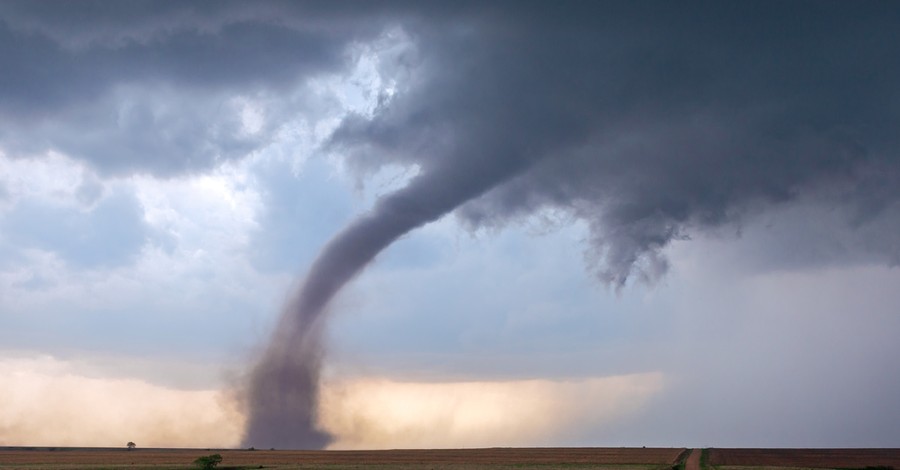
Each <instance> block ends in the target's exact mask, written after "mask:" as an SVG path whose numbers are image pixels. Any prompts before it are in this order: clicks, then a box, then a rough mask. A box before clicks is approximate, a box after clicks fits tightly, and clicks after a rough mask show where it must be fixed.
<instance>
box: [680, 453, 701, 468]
mask: <svg viewBox="0 0 900 470" xmlns="http://www.w3.org/2000/svg"><path fill="white" fill-rule="evenodd" d="M701 453H703V449H691V454H690V455H688V458H687V460H685V461H684V470H700V454H701Z"/></svg>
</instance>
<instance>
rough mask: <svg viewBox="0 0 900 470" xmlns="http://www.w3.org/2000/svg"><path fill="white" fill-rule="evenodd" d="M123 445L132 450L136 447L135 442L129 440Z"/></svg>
mask: <svg viewBox="0 0 900 470" xmlns="http://www.w3.org/2000/svg"><path fill="white" fill-rule="evenodd" d="M125 445H126V446H128V450H132V449H134V448H135V447H137V444H135V443H134V442H131V441H128V444H125Z"/></svg>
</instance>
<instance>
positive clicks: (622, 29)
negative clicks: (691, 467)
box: [0, 2, 900, 447]
mask: <svg viewBox="0 0 900 470" xmlns="http://www.w3.org/2000/svg"><path fill="white" fill-rule="evenodd" d="M47 5H48V4H37V6H31V4H26V3H7V4H4V10H5V11H4V13H3V14H2V18H3V19H4V21H3V22H2V23H0V38H2V39H0V45H2V46H0V47H2V48H3V49H2V51H0V58H2V61H3V63H4V64H9V65H10V66H9V67H5V68H6V69H7V70H10V71H12V73H10V74H8V75H4V77H5V78H4V79H3V80H5V82H4V83H2V84H0V85H2V86H0V90H3V91H2V92H0V121H2V123H3V126H2V129H4V130H3V131H0V145H2V146H3V147H4V148H5V149H7V151H8V152H11V153H13V154H15V153H28V152H39V151H41V150H44V149H47V148H56V149H59V150H61V151H63V152H66V153H70V154H72V155H74V156H77V157H79V158H82V159H84V160H85V161H88V162H90V163H91V164H92V165H94V166H95V167H97V168H98V169H100V170H101V172H102V173H123V172H150V173H153V174H157V175H161V176H168V175H173V174H179V173H182V172H190V171H197V170H201V169H204V168H208V167H210V166H212V165H214V164H216V163H217V162H220V161H222V160H223V159H230V158H239V157H240V156H242V155H245V154H246V153H247V152H249V151H251V150H253V149H255V148H257V147H258V146H260V145H262V144H263V143H264V142H265V141H266V139H268V138H270V137H271V135H272V133H273V132H274V131H275V126H277V121H278V118H284V117H286V116H288V115H290V112H294V113H297V112H302V111H298V110H287V109H284V107H281V108H277V109H275V110H273V112H272V113H270V117H271V119H270V121H268V124H266V126H263V128H262V130H261V131H260V132H257V133H254V134H253V135H251V136H242V135H241V132H239V129H240V123H239V122H238V121H237V120H236V119H237V118H236V117H235V116H236V114H235V113H221V112H219V111H218V110H219V109H220V108H219V106H221V104H222V103H223V101H224V100H225V99H226V97H228V96H230V95H231V94H233V93H242V94H247V93H263V94H266V93H270V94H275V95H277V94H278V93H279V92H282V91H285V90H288V89H293V88H294V87H296V86H301V85H302V84H303V83H305V80H308V79H310V78H315V77H318V76H322V75H324V74H329V73H341V72H345V71H346V70H347V68H348V67H349V63H348V61H347V56H346V53H347V50H348V47H350V46H351V45H353V44H356V43H359V42H366V41H371V40H373V39H375V38H376V37H378V36H379V35H380V34H381V33H383V32H384V31H386V30H387V29H388V28H397V27H399V28H401V29H402V30H403V31H404V32H405V33H406V35H408V37H409V38H410V41H411V42H412V47H411V48H410V49H409V50H408V53H404V54H398V55H394V56H388V57H384V58H383V63H382V64H381V69H380V71H381V72H382V73H384V74H387V75H390V76H392V77H395V78H398V77H399V78H398V79H402V80H401V81H400V82H399V83H398V87H397V92H396V93H394V94H392V95H388V94H386V95H384V96H382V97H381V98H380V101H379V106H378V107H377V108H376V109H375V110H374V113H373V114H372V115H371V116H369V115H366V116H363V115H349V116H347V117H346V118H344V119H343V121H342V123H341V125H340V126H339V127H338V129H337V130H336V131H335V132H334V133H333V134H332V135H331V137H330V139H329V143H328V149H327V150H329V151H332V152H336V153H339V154H340V155H342V157H343V158H344V161H345V162H346V163H347V164H348V165H349V166H350V167H351V168H353V169H354V170H355V171H356V172H358V174H360V175H361V176H362V177H365V175H368V174H371V173H372V172H374V171H377V170H378V169H380V168H382V167H384V166H385V165H388V164H400V165H407V166H412V165H415V166H417V167H418V168H419V173H418V175H417V176H416V177H414V178H413V179H412V180H411V181H410V182H409V184H408V186H406V187H405V188H402V189H400V190H398V191H397V192H395V193H392V194H389V195H387V196H385V197H383V198H382V199H381V200H380V201H378V202H377V203H376V205H375V207H374V208H373V209H372V211H371V212H370V213H368V214H365V215H363V216H362V217H360V218H359V219H357V220H356V221H355V222H353V223H351V224H350V225H349V226H348V227H347V228H345V229H344V230H343V231H341V232H340V233H339V234H338V235H337V236H336V237H335V238H333V239H332V240H331V242H329V244H328V245H326V247H325V249H324V250H323V252H322V253H321V254H320V256H319V258H318V260H317V261H316V262H314V264H313V266H312V268H311V270H310V272H309V274H308V276H307V278H306V281H305V282H306V284H304V285H303V286H302V287H301V288H300V291H299V296H298V297H297V299H296V300H295V301H294V302H293V303H292V304H291V306H290V307H289V308H288V309H287V311H286V316H285V319H284V320H283V322H282V328H279V330H278V332H277V333H276V342H275V343H273V345H272V347H271V348H270V350H269V352H268V353H267V355H266V358H265V359H264V361H263V362H262V363H261V364H260V366H259V367H258V368H257V369H256V370H255V372H254V374H255V375H256V381H255V382H254V383H255V384H256V386H255V388H253V387H251V390H250V392H249V395H250V402H251V403H255V404H256V405H251V408H253V409H255V410H257V411H258V413H257V414H251V417H250V425H249V426H250V427H249V428H248V429H249V437H248V439H249V440H248V441H247V442H254V445H269V444H262V443H263V442H275V443H277V446H279V447H285V446H318V445H322V444H324V442H326V440H327V436H324V435H322V434H320V433H317V431H315V430H314V429H312V428H311V427H308V426H311V423H312V422H313V417H312V415H313V414H314V405H315V396H314V395H313V392H312V391H311V390H314V389H315V387H314V384H315V381H316V379H317V376H318V368H319V361H320V348H321V344H320V339H319V335H318V332H319V331H320V328H321V324H320V322H319V319H320V316H321V313H322V312H323V311H324V309H326V308H327V304H328V302H329V301H330V300H331V298H332V297H333V296H334V295H335V294H336V292H337V291H338V290H339V289H340V288H341V286H343V285H344V283H346V282H347V281H349V280H350V279H352V278H353V277H354V276H355V275H357V274H358V273H359V272H360V270H361V269H362V268H363V267H365V265H366V264H367V263H369V262H370V261H371V260H372V259H373V258H374V257H375V256H376V255H377V254H378V253H379V252H380V251H381V250H382V249H383V248H385V247H386V246H388V245H389V244H390V243H391V242H393V241H394V240H395V239H396V238H398V237H400V236H402V235H403V234H404V233H406V232H408V231H409V230H412V229H414V228H416V227H418V226H421V225H423V224H425V223H428V222H430V221H433V220H436V219H438V218H440V217H441V216H443V215H445V214H447V213H449V212H452V211H455V213H456V214H457V215H458V216H459V218H460V220H461V221H463V222H464V223H465V224H467V225H468V226H470V227H472V228H473V229H477V228H481V227H498V226H503V225H504V224H507V223H510V222H512V221H515V220H518V219H521V218H525V217H528V216H530V215H532V214H535V213H545V212H547V211H551V212H552V211H555V212H558V213H560V214H561V215H563V216H564V217H570V218H575V219H580V220H584V221H585V222H586V223H587V224H588V225H589V227H590V233H591V235H590V240H589V243H588V249H587V254H588V260H589V261H590V263H589V264H590V266H591V269H592V270H593V271H594V272H595V273H596V275H597V276H598V278H599V279H600V280H601V281H602V282H603V283H605V284H607V285H611V286H613V287H616V288H620V287H622V286H625V285H626V284H628V283H629V282H632V280H633V279H638V280H645V281H651V282H652V281H654V280H656V279H658V278H659V277H660V276H662V275H663V274H664V273H665V271H666V269H667V266H668V262H667V260H666V258H665V256H664V254H663V250H664V248H666V247H667V245H668V244H669V243H670V242H671V241H672V240H675V239H678V238H684V237H689V236H690V235H691V233H696V232H701V231H708V230H711V229H717V228H720V227H730V226H734V227H738V226H739V225H738V224H739V223H740V221H741V220H742V218H743V217H745V216H747V215H748V214H754V213H759V212H762V211H766V210H768V209H770V208H771V207H772V206H773V205H775V206H784V205H788V204H791V203H793V202H797V201H802V202H804V203H806V204H812V205H814V206H816V207H825V208H829V207H833V208H839V209H840V211H841V213H842V214H846V215H845V216H844V217H839V218H838V219H839V220H838V223H839V224H840V228H841V229H842V230H844V229H847V230H851V231H853V230H856V229H859V228H862V229H866V228H867V227H872V226H878V227H880V226H884V225H879V224H884V221H885V220H887V221H888V223H887V224H886V225H887V226H893V225H896V221H897V220H898V210H900V209H898V201H900V158H898V155H897V150H896V149H897V132H896V128H897V123H898V116H897V113H898V112H900V111H898V110H900V86H898V85H897V84H898V83H900V65H898V63H897V61H896V57H898V52H900V50H898V49H900V37H898V36H900V28H898V26H900V9H898V8H897V7H896V5H895V4H892V3H888V2H869V3H865V4H846V3H837V2H794V3H789V4H785V3H766V2H756V3H742V4H732V3H714V2H708V3H706V2H695V3H688V4H681V3H679V4H675V3H664V2H660V3H656V2H632V3H627V4H626V3H600V2H563V3H554V4H549V3H539V2H534V3H532V2H512V3H499V2H497V3H490V4H487V5H483V4H479V3H465V2H463V3H454V5H453V6H438V5H436V4H420V3H404V2H398V3H368V2H367V3H340V4H334V3H323V4H317V3H303V4H281V3H266V4H241V3H218V4H207V3H162V4H158V5H159V6H158V7H157V6H155V5H157V4H144V3H137V4H125V5H128V6H117V7H115V8H107V7H108V6H109V5H111V4H106V3H102V4H92V3H78V4H67V5H66V6H64V7H63V6H56V5H54V6H53V8H51V10H52V11H41V10H46V9H48V8H49V7H48V6H47ZM148 5H150V6H148ZM250 5H254V7H250ZM95 6H96V7H97V8H96V9H95V8H94V7H95ZM66 10H74V11H68V12H67V11H66ZM60 76H65V77H67V81H60V80H58V79H57V78H56V77H60ZM147 90H150V91H152V96H151V97H147V96H144V95H143V94H144V93H145V92H147ZM187 96H193V97H194V99H192V100H187V101H185V100H183V99H182V98H184V97H187ZM154 97H162V98H163V99H164V101H163V104H164V105H161V104H160V102H159V101H157V100H155V99H152V98H154ZM123 103H124V104H127V105H128V106H124V105H123ZM293 104H296V105H297V106H300V105H301V104H302V103H293ZM111 113H112V114H111ZM111 116H115V117H111ZM88 130H92V131H93V132H87V131H88ZM826 219H827V220H833V219H832V218H826ZM819 221H820V220H809V221H808V224H809V225H816V224H817V223H818V222H819ZM817 228H818V229H819V230H822V232H819V231H817V230H812V231H810V232H809V233H811V234H813V235H814V236H822V237H828V236H831V235H830V232H829V228H827V227H817ZM864 231H865V230H864ZM804 233H806V232H804ZM864 240H866V241H867V242H866V243H860V244H859V246H852V247H850V248H849V249H851V250H857V251H861V252H866V254H867V256H868V258H866V259H872V256H874V258H875V259H876V260H878V261H881V262H886V263H889V264H896V263H897V262H898V260H900V241H898V240H897V238H896V235H895V232H894V233H890V232H887V231H881V230H876V231H874V233H873V231H872V230H869V231H868V232H866V237H865V238H864ZM873 253H874V255H873ZM844 259H851V260H852V259H855V258H854V257H852V256H851V257H849V258H841V259H840V260H839V261H841V260H844ZM298 354H299V356H298ZM286 377H293V378H286ZM272 389H278V390H281V391H283V393H282V394H280V395H276V396H273V395H270V393H272V392H271V390H272ZM279 393H281V392H279ZM260 404H265V405H260ZM269 404H271V405H269ZM257 405H258V406H262V408H254V406H257ZM286 410H287V411H286ZM290 410H293V411H290ZM255 416H257V417H261V418H259V419H261V420H262V421H259V423H263V424H255V423H256V422H255V421H254V420H255V419H256V418H255ZM271 420H274V421H271ZM272 423H282V424H283V425H284V426H285V427H284V428H281V427H280V426H281V424H279V425H277V426H276V425H273V424H272ZM298 423H299V424H298ZM298 426H299V427H298ZM265 429H268V431H263V430H265ZM270 432H275V433H276V434H279V435H284V434H291V435H293V436H295V437H289V438H282V437H278V436H276V435H272V434H265V433H270ZM260 433H263V434H260ZM256 437H258V438H259V441H260V442H255V441H254V439H255V438H256ZM280 439H287V440H280Z"/></svg>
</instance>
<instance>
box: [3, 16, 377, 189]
mask: <svg viewBox="0 0 900 470" xmlns="http://www.w3.org/2000/svg"><path fill="white" fill-rule="evenodd" d="M338 13H341V12H340V11H338V12H332V11H322V8H319V7H316V6H315V5H314V4H302V5H296V4H284V5H282V4H275V3H271V4H257V3H254V4H250V3H231V2H202V3H187V2H79V3H43V2H6V3H3V4H0V63H2V64H3V69H4V73H3V74H0V123H2V130H0V145H2V146H3V148H4V149H6V153H7V154H8V155H9V156H16V155H19V154H29V153H41V152H43V151H46V150H48V149H53V150H57V151H62V152H64V153H67V154H69V155H72V156H75V157H78V158H81V159H84V160H86V161H88V162H90V163H92V164H93V165H94V166H95V167H96V168H97V169H98V170H100V171H101V172H104V173H117V174H122V173H130V172H135V171H137V172H150V173H153V174H156V175H163V176H168V175H173V174H177V173H182V172H187V171H194V170H198V169H204V168H209V167H211V166H212V165H213V164H215V163H216V162H220V161H222V160H227V159H234V158H240V157H243V156H245V155H246V154H247V153H249V152H250V151H252V150H254V149H257V148H259V147H260V146H261V145H264V144H265V143H266V142H267V141H269V140H271V138H272V132H274V130H275V128H276V127H277V126H278V125H281V124H283V122H279V121H284V120H286V119H288V118H289V117H291V116H292V115H295V114H297V113H302V112H304V111H305V112H312V110H309V109H306V110H304V109H303V103H296V102H290V100H289V99H288V98H286V97H283V96H282V97H279V98H278V99H277V100H276V101H277V103H279V105H278V106H275V108H276V109H271V110H266V111H268V112H267V115H268V116H267V117H269V118H270V121H269V122H267V123H266V125H264V126H263V128H262V129H261V130H260V132H258V133H256V134H255V135H242V132H241V122H240V109H236V108H233V107H229V105H230V101H229V100H230V99H231V98H233V97H235V96H250V97H254V96H256V95H266V94H269V95H271V94H276V95H287V94H288V93H289V92H290V91H292V90H294V89H296V88H298V87H302V85H303V84H304V83H305V81H306V80H307V79H309V78H311V77H315V76H319V75H321V74H325V73H334V72H338V71H340V70H342V69H343V67H344V66H346V65H347V55H346V47H347V45H348V44H350V43H351V42H352V41H355V40H359V39H366V38H370V37H371V36H372V35H374V34H377V33H378V32H379V31H380V29H381V26H380V24H379V22H378V21H375V20H374V19H370V20H369V21H366V22H363V21H361V20H360V18H359V17H358V16H356V15H347V14H345V15H339V14H338Z"/></svg>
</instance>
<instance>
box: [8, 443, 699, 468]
mask: <svg viewBox="0 0 900 470" xmlns="http://www.w3.org/2000/svg"><path fill="white" fill-rule="evenodd" d="M685 452H686V450H685V449H682V448H652V449H644V448H491V449H441V450H378V451H289V450H226V449H140V448H138V449H134V450H130V451H129V450H126V449H103V448H0V469H3V470H6V469H30V470H62V469H65V470H76V469H78V470H81V469H122V468H127V469H148V470H149V469H153V470H162V469H173V470H174V469H189V468H192V466H191V463H192V462H193V461H194V459H196V458H197V457H201V456H205V455H210V454H220V455H221V456H222V463H221V464H220V465H219V467H218V468H219V469H229V468H231V469H237V468H241V469H249V468H269V469H281V470H287V469H328V470H345V469H361V468H382V469H395V468H396V469H404V470H425V469H447V470H468V469H507V468H508V469H517V470H528V469H535V470H537V469H542V470H551V469H557V468H558V469H563V468H564V469H587V468H602V469H605V470H670V469H671V468H672V466H673V465H675V464H677V463H678V461H679V460H680V459H681V457H682V454H684V453H685Z"/></svg>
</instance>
